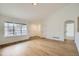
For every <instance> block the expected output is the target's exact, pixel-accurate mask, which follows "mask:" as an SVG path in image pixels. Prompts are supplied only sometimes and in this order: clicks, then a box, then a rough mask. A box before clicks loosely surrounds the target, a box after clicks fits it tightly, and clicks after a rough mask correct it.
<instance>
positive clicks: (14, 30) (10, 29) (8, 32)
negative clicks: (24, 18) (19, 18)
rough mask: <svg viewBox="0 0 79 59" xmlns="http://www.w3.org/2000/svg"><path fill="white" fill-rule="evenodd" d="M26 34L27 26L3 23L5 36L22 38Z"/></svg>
mask: <svg viewBox="0 0 79 59" xmlns="http://www.w3.org/2000/svg"><path fill="white" fill-rule="evenodd" d="M26 34H27V25H26V24H19V23H11V22H6V23H5V36H6V37H10V36H22V35H26Z"/></svg>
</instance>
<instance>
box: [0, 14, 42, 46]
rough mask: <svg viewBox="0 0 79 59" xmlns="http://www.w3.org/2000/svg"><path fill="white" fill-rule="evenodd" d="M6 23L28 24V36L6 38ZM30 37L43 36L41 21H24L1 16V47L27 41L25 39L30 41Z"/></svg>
mask: <svg viewBox="0 0 79 59" xmlns="http://www.w3.org/2000/svg"><path fill="white" fill-rule="evenodd" d="M6 21H9V22H15V23H24V24H27V31H28V32H27V35H25V36H13V37H4V23H5V22H6ZM30 36H41V22H40V21H26V20H22V19H17V18H11V17H7V16H2V15H0V45H2V44H6V43H11V42H16V41H21V40H25V39H28V38H29V37H30Z"/></svg>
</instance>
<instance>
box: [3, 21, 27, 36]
mask: <svg viewBox="0 0 79 59" xmlns="http://www.w3.org/2000/svg"><path fill="white" fill-rule="evenodd" d="M5 23H12V24H13V36H10V35H5V32H6V31H7V32H8V30H4V36H5V37H16V36H25V35H27V31H28V30H27V24H23V23H15V22H5ZM5 23H4V24H5ZM16 24H19V25H21V28H20V32H21V33H20V35H16V34H15V32H16V31H15V26H14V25H16ZM23 25H26V34H25V35H22V34H23V33H22V26H23ZM7 27H8V28H7ZM5 28H7V29H9V25H8V26H5V25H4V29H5Z"/></svg>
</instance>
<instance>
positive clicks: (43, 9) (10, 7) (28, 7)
mask: <svg viewBox="0 0 79 59" xmlns="http://www.w3.org/2000/svg"><path fill="white" fill-rule="evenodd" d="M66 5H68V4H61V3H60V4H58V3H40V4H37V5H33V4H32V3H0V14H1V15H4V16H9V17H14V18H20V19H25V20H39V19H45V18H46V17H47V16H49V15H50V14H51V13H55V12H56V11H58V10H59V9H61V8H63V7H64V6H66Z"/></svg>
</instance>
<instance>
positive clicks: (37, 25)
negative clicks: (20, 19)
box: [28, 20, 42, 36]
mask: <svg viewBox="0 0 79 59" xmlns="http://www.w3.org/2000/svg"><path fill="white" fill-rule="evenodd" d="M28 29H29V36H42V21H41V20H33V21H30V22H29V27H28Z"/></svg>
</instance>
